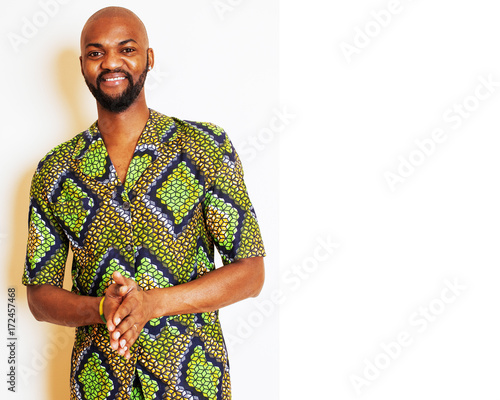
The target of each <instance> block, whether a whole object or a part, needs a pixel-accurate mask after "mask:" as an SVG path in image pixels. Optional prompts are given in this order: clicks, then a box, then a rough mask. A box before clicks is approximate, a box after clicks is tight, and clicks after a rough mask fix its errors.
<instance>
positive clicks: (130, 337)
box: [118, 323, 141, 355]
mask: <svg viewBox="0 0 500 400" xmlns="http://www.w3.org/2000/svg"><path fill="white" fill-rule="evenodd" d="M138 325H139V324H138V323H134V324H132V326H131V328H130V329H129V330H127V331H126V332H125V333H124V334H122V335H121V336H120V339H119V341H118V345H119V346H118V353H119V354H120V355H125V354H126V352H127V349H130V348H131V347H132V345H133V344H134V343H135V342H136V340H137V339H138V338H139V335H140V332H141V328H139V327H138Z"/></svg>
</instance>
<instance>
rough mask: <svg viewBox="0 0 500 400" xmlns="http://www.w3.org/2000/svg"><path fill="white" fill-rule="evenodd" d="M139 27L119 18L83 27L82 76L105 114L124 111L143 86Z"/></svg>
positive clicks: (144, 56) (144, 59) (144, 57)
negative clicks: (106, 112)
mask: <svg viewBox="0 0 500 400" xmlns="http://www.w3.org/2000/svg"><path fill="white" fill-rule="evenodd" d="M140 28H141V27H137V23H134V21H129V20H127V19H126V18H123V17H104V18H100V19H99V20H97V21H95V22H93V23H91V24H89V25H88V26H85V28H84V31H83V33H82V43H81V47H82V55H81V57H80V60H81V68H82V74H83V77H84V79H85V83H86V84H87V86H88V87H89V89H90V91H91V92H92V94H93V95H94V97H95V98H96V100H97V102H98V103H99V104H100V105H101V106H102V107H103V108H104V109H106V110H108V111H111V112H115V113H120V112H122V111H124V110H126V109H127V108H128V107H129V106H130V105H131V104H133V103H134V101H135V100H136V99H137V97H138V96H139V95H140V93H141V91H142V89H143V87H144V81H145V79H146V75H147V72H148V66H149V61H150V60H149V54H148V53H149V52H148V48H147V39H146V40H144V37H143V35H142V34H141V33H142V32H141V29H140Z"/></svg>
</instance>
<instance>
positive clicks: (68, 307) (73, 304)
mask: <svg viewBox="0 0 500 400" xmlns="http://www.w3.org/2000/svg"><path fill="white" fill-rule="evenodd" d="M27 293H28V304H29V307H30V310H31V312H32V314H33V316H34V317H35V318H36V319H37V320H38V321H45V322H51V323H53V324H57V325H65V326H73V327H76V326H84V325H92V324H98V323H102V320H101V317H100V315H99V302H100V300H101V298H100V297H91V296H80V295H77V294H75V293H72V292H69V291H67V290H65V289H61V288H59V287H56V286H52V285H35V286H28V287H27Z"/></svg>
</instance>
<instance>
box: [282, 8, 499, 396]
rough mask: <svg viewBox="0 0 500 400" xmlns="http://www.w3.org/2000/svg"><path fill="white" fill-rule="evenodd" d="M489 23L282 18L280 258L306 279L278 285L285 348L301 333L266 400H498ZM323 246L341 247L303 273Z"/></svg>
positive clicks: (464, 16)
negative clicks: (287, 111)
mask: <svg viewBox="0 0 500 400" xmlns="http://www.w3.org/2000/svg"><path fill="white" fill-rule="evenodd" d="M499 15H500V5H499V4H498V2H496V1H488V0H477V1H465V0H453V1H452V0H439V1H431V0H418V1H416V0H414V1H410V0H399V1H398V0H393V1H391V0H370V1H367V0H361V1H348V0H336V1H310V2H307V4H306V3H305V2H299V1H282V2H280V19H281V26H280V29H281V31H280V33H281V36H280V37H281V41H280V51H281V57H280V83H281V95H282V102H283V103H284V104H287V105H289V107H290V108H293V109H294V110H296V113H297V119H296V122H294V123H293V124H291V125H290V129H289V130H287V132H286V134H283V136H281V138H280V139H281V141H280V156H281V164H280V165H281V168H280V186H281V191H280V198H281V199H283V200H284V199H289V201H288V202H287V203H284V202H281V203H280V205H281V207H280V243H281V245H282V247H281V248H282V249H283V251H282V252H281V254H280V256H281V265H282V273H283V274H285V273H286V271H287V270H288V269H289V268H291V267H292V266H293V265H294V264H295V265H298V266H299V267H302V268H300V269H298V270H297V271H298V272H301V273H302V274H303V278H300V279H299V280H298V281H297V280H295V281H292V277H296V274H297V272H296V273H295V275H293V276H292V275H286V276H284V278H283V281H282V282H283V285H282V287H283V288H284V290H285V289H287V290H290V291H292V289H293V288H296V290H295V291H294V293H293V297H292V296H290V299H289V301H287V302H286V303H285V304H283V306H282V307H281V309H280V319H281V323H282V325H281V327H282V332H283V331H285V329H286V328H285V327H286V326H289V325H291V324H292V320H293V321H294V323H295V324H296V326H297V327H300V328H299V329H296V330H290V329H287V330H286V332H287V334H286V335H283V334H282V335H280V337H281V343H280V345H281V346H280V348H281V354H280V376H281V378H282V384H281V385H280V388H281V393H280V398H282V399H342V400H349V399H357V398H362V399H376V400H399V399H405V400H413V399H472V398H475V399H492V398H498V392H499V391H498V377H499V376H500V364H499V362H498V360H499V359H500V341H499V340H498V338H499V337H500V318H499V315H500V313H499V305H500V290H499V282H500V268H499V265H500V252H499V247H500V246H499V243H500V228H499V227H500V206H499V205H500V178H499V175H500V174H499V171H500V157H499V153H500V135H499V132H500V113H499V108H500V51H499V48H500V45H499V44H500V24H499V23H498V20H499V19H498V16H499ZM379 21H381V22H379ZM360 30H361V31H365V30H367V31H368V32H369V35H370V36H369V35H366V37H364V36H365V34H360V33H359V32H360ZM343 42H345V43H346V44H345V45H342V43H343ZM348 45H350V46H355V45H356V49H353V48H352V47H349V46H348ZM341 46H344V47H345V48H349V49H350V50H351V52H353V53H352V57H350V59H351V62H350V63H349V62H348V59H349V57H346V56H345V55H344V52H343V51H342V48H341ZM488 79H491V80H492V81H493V82H494V83H493V84H488V85H485V84H484V83H483V82H484V81H485V80H488ZM478 88H479V89H478ZM462 109H463V110H462ZM460 113H461V114H460ZM436 129H441V130H442V131H443V133H444V136H443V137H440V136H439V135H438V136H436V134H435V138H438V139H439V140H440V142H439V143H437V142H436V141H434V145H431V143H430V142H429V141H426V140H428V139H430V138H432V132H433V131H434V130H436ZM438 132H439V131H438ZM415 141H419V143H421V142H422V141H426V142H425V143H426V145H427V148H428V150H427V152H428V153H429V155H428V156H427V155H425V154H423V155H420V153H419V151H420V150H419V148H418V146H417V145H416V144H415ZM399 157H402V159H405V160H407V161H408V159H409V158H411V160H412V163H413V164H419V165H418V166H414V165H412V166H406V167H405V168H403V167H402V166H400V165H401V164H404V163H405V162H404V161H401V159H400V158H399ZM398 169H400V171H399V172H398ZM387 171H389V172H392V173H394V174H399V175H400V179H401V180H402V181H401V182H400V183H398V184H396V185H395V188H394V189H395V190H394V191H392V190H391V187H390V186H389V184H388V183H387V181H386V178H385V176H384V175H385V173H386V172H387ZM401 172H402V174H401ZM328 235H330V236H331V237H332V240H335V241H338V243H339V246H338V248H337V249H336V250H335V252H334V253H333V254H332V255H331V257H329V258H325V260H324V261H318V267H317V269H315V268H314V267H315V264H314V249H315V246H316V243H317V240H318V239H320V238H324V237H327V236H328ZM318 255H319V256H321V257H322V255H321V253H318ZM308 257H312V259H308ZM306 269H309V270H311V271H313V272H311V273H305V271H306ZM306 276H307V277H306ZM285 277H286V278H288V282H287V281H285V280H284V279H285ZM446 281H447V282H448V283H445V282H446ZM455 281H456V282H457V287H456V288H455V290H456V294H454V293H453V292H451V291H450V290H449V289H447V285H450V284H452V285H453V284H455ZM294 282H295V283H294ZM297 282H300V287H297V285H298V283H297ZM442 297H443V299H442ZM446 302H447V303H446ZM421 307H422V308H421ZM426 309H427V313H428V315H427V316H426V315H425V313H426ZM405 332H406V333H405ZM397 340H399V343H402V344H403V346H402V345H401V344H396V341H397ZM297 343H300V344H301V345H300V346H299V347H297V346H296V344H297ZM292 346H293V347H292ZM371 364H373V366H368V367H367V365H371ZM354 376H357V377H358V378H359V380H358V387H359V388H360V395H359V396H358V393H357V391H356V390H355V385H353V384H352V382H351V379H352V378H353V377H354ZM358 378H355V379H358ZM361 379H364V380H365V381H361Z"/></svg>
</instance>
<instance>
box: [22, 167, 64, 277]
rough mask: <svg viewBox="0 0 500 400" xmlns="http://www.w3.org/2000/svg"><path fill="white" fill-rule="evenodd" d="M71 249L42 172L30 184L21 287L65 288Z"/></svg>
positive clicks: (38, 172)
mask: <svg viewBox="0 0 500 400" xmlns="http://www.w3.org/2000/svg"><path fill="white" fill-rule="evenodd" d="M68 247H69V243H68V239H67V237H66V235H65V234H64V231H63V230H62V228H61V226H60V225H59V223H58V222H57V220H56V218H55V216H54V214H53V212H52V210H51V207H50V204H49V201H48V199H47V188H46V187H45V185H44V179H43V171H42V170H40V168H39V169H38V170H37V172H36V173H35V175H34V176H33V179H32V182H31V190H30V206H29V216H28V244H27V249H26V262H25V265H24V273H23V277H22V283H23V284H24V285H42V284H50V285H55V286H58V287H62V285H63V279H64V269H65V265H66V259H67V257H68Z"/></svg>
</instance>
